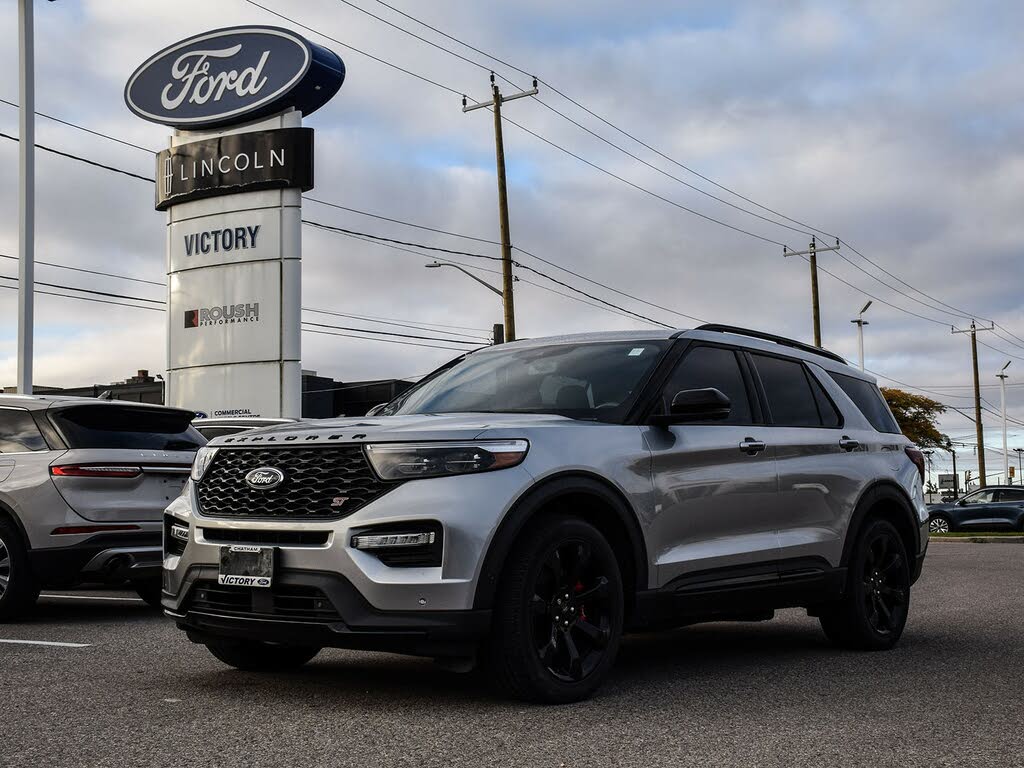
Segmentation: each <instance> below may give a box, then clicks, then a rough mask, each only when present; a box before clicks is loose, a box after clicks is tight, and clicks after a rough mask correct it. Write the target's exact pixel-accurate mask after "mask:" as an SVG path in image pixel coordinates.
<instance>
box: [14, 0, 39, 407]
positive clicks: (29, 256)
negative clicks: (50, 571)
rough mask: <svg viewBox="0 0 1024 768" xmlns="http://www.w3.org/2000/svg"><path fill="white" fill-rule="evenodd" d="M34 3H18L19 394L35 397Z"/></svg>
mask: <svg viewBox="0 0 1024 768" xmlns="http://www.w3.org/2000/svg"><path fill="white" fill-rule="evenodd" d="M32 3H33V0H18V85H19V98H20V101H21V104H20V106H21V110H20V114H19V119H18V140H19V142H20V143H19V147H18V281H19V282H18V392H19V393H20V394H23V395H31V394H32V336H33V330H32V324H33V316H34V313H35V176H36V171H35V148H36V136H35V118H36V105H35V72H34V70H35V65H34V60H35V53H34V48H35V46H34V44H33V35H32Z"/></svg>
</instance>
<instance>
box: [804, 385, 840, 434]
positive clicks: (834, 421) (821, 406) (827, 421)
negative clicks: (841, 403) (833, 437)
mask: <svg viewBox="0 0 1024 768" xmlns="http://www.w3.org/2000/svg"><path fill="white" fill-rule="evenodd" d="M807 379H808V381H810V382H811V389H812V390H813V391H814V402H815V403H816V404H817V406H818V414H819V415H820V416H821V426H823V427H830V428H833V429H834V428H836V427H841V426H842V425H843V416H842V414H841V413H839V410H838V409H837V408H836V406H835V403H833V402H832V398H830V397H829V396H828V394H827V393H826V392H825V390H824V389H823V388H822V386H821V384H819V383H818V380H817V379H816V378H815V377H814V374H813V373H811V372H809V371H808V372H807Z"/></svg>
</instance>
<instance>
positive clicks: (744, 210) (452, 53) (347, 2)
mask: <svg viewBox="0 0 1024 768" xmlns="http://www.w3.org/2000/svg"><path fill="white" fill-rule="evenodd" d="M338 1H339V2H341V3H344V4H345V5H347V6H349V7H350V8H354V9H355V10H357V11H359V12H360V13H363V14H366V15H367V16H369V17H371V18H373V19H376V20H377V21H380V22H382V23H384V24H386V25H388V26H389V27H391V28H393V29H396V30H398V31H399V32H402V33H403V34H406V35H409V36H410V37H413V38H415V39H416V40H419V41H421V42H423V43H426V44H427V45H429V46H431V47H433V48H436V49H437V50H440V51H443V52H444V53H447V54H449V55H450V56H454V57H455V58H457V59H460V60H461V61H464V62H466V63H468V64H472V65H473V66H475V67H478V68H479V69H482V70H484V71H485V72H491V71H492V69H493V68H492V67H489V66H487V65H485V64H481V63H480V62H478V61H474V60H472V59H469V58H467V57H465V56H463V55H462V54H460V53H457V52H455V51H453V50H451V49H450V48H446V47H445V46H443V45H439V44H438V43H435V42H434V41H433V40H428V39H427V38H425V37H423V36H421V35H418V34H416V33H415V32H412V31H411V30H408V29H406V28H405V27H402V26H400V25H398V24H395V23H394V22H392V21H389V20H387V19H385V18H384V17H382V16H378V15H377V14H375V13H372V12H370V11H368V10H366V9H365V8H361V7H359V6H358V5H356V4H355V3H353V2H351V0H338ZM388 7H390V6H388ZM485 55H486V54H485ZM502 79H503V80H505V81H506V82H508V83H509V84H510V85H512V86H514V87H516V88H521V86H520V85H519V84H517V83H515V82H513V81H511V80H509V79H508V78H504V77H503V78H502ZM535 101H536V102H537V103H538V104H540V105H541V106H542V107H544V108H545V109H548V110H550V111H551V112H553V113H555V114H556V115H558V116H559V117H561V118H562V119H563V120H566V121H568V122H570V123H572V124H573V125H575V126H576V127H577V128H579V129H580V130H582V131H585V132H586V133H588V134H590V135H591V136H593V137H594V138H596V139H598V140H600V141H602V142H604V143H605V144H607V145H608V146H610V147H612V148H613V149H616V150H618V151H619V152H622V153H623V154H625V155H627V156H629V157H631V158H632V159H633V160H635V161H637V162H639V163H642V164H643V165H645V166H647V167H648V168H650V169H651V170H654V171H656V172H658V173H660V174H662V175H663V176H665V177H666V178H669V179H671V180H672V181H675V182H678V183H679V184H682V185H683V186H685V187H688V188H689V189H692V190H694V191H695V192H699V193H700V194H702V195H705V196H706V197H709V198H711V199H712V200H716V201H718V202H720V203H723V204H725V205H728V206H729V207H731V208H734V209H736V210H737V211H741V212H742V213H745V214H747V215H750V216H754V217H756V218H758V219H761V220H762V221H766V222H768V223H769V224H774V225H775V226H779V227H784V228H785V229H789V230H792V231H794V232H800V233H801V234H804V235H807V236H808V237H810V236H811V234H812V233H811V232H810V231H808V230H806V229H799V228H797V227H794V226H791V225H789V224H783V223H781V222H779V221H776V220H774V219H769V218H768V217H767V216H762V215H761V214H759V213H756V212H754V211H751V210H748V209H747V208H744V207H742V206H739V205H736V204H735V203H732V202H729V201H728V200H724V199H723V198H721V197H717V196H716V195H713V194H711V193H710V192H707V191H706V190H703V189H701V188H700V187H697V186H695V185H693V184H690V183H689V182H687V181H684V180H683V179H680V178H679V177H678V176H674V175H673V174H671V173H669V172H668V171H665V170H664V169H662V168H659V167H658V166H656V165H654V164H652V163H649V162H647V161H646V160H644V159H643V158H642V157H640V156H639V155H636V154H634V153H633V152H630V151H629V150H628V149H626V148H625V147H622V146H620V145H618V144H616V143H615V142H613V141H611V140H610V139H607V138H605V137H604V136H602V135H600V134H599V133H597V132H595V131H592V130H591V129H590V128H587V127H586V126H585V125H583V124H582V123H579V122H577V121H576V120H574V119H573V118H571V117H569V116H568V115H566V114H565V113H563V112H560V111H559V110H558V109H556V108H555V107H553V106H551V105H550V104H548V103H546V102H545V101H544V100H543V99H540V98H537V99H535Z"/></svg>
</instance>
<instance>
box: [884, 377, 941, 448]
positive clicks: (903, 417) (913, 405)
mask: <svg viewBox="0 0 1024 768" xmlns="http://www.w3.org/2000/svg"><path fill="white" fill-rule="evenodd" d="M882 395H883V396H884V397H885V402H887V403H888V404H889V408H890V410H892V415H893V416H895V417H896V423H897V424H899V425H900V429H901V430H902V431H903V434H904V435H906V436H907V437H909V438H910V439H911V440H913V441H914V443H916V444H917V445H918V446H920V447H921V448H942V449H945V448H946V446H947V445H949V438H948V437H947V436H946V435H944V434H942V433H941V432H939V428H938V426H936V423H935V422H936V420H937V419H938V417H939V416H941V415H942V414H944V413H945V412H946V406H944V405H943V404H942V403H940V402H939V401H937V400H932V399H931V398H930V397H925V396H924V395H915V394H911V393H910V392H904V391H903V390H902V389H895V388H892V387H882Z"/></svg>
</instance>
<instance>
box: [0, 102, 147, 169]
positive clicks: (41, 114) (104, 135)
mask: <svg viewBox="0 0 1024 768" xmlns="http://www.w3.org/2000/svg"><path fill="white" fill-rule="evenodd" d="M0 104H6V105H7V106H9V107H14V108H15V109H20V105H18V104H17V103H15V102H13V101H8V100H7V99H0ZM36 114H37V115H38V116H39V117H45V118H46V119H47V120H52V121H53V122H55V123H60V124H61V125H66V126H68V127H69V128H75V129H77V130H79V131H84V132H85V133H91V134H92V135H93V136H99V137H101V138H104V139H109V140H110V141H116V142H117V143H118V144H123V145H124V146H126V147H131V148H132V149H140V150H142V151H143V152H147V153H149V154H151V155H155V154H156V150H152V149H147V148H146V147H143V146H141V145H139V144H133V143H132V142H130V141H125V140H124V139H119V138H117V137H116V136H111V135H110V134H108V133H101V132H100V131H95V130H93V129H92V128H86V127H85V126H84V125H78V124H77V123H72V122H69V121H67V120H62V119H61V118H59V117H54V116H53V115H48V114H46V113H45V112H38V111H37V112H36Z"/></svg>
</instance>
